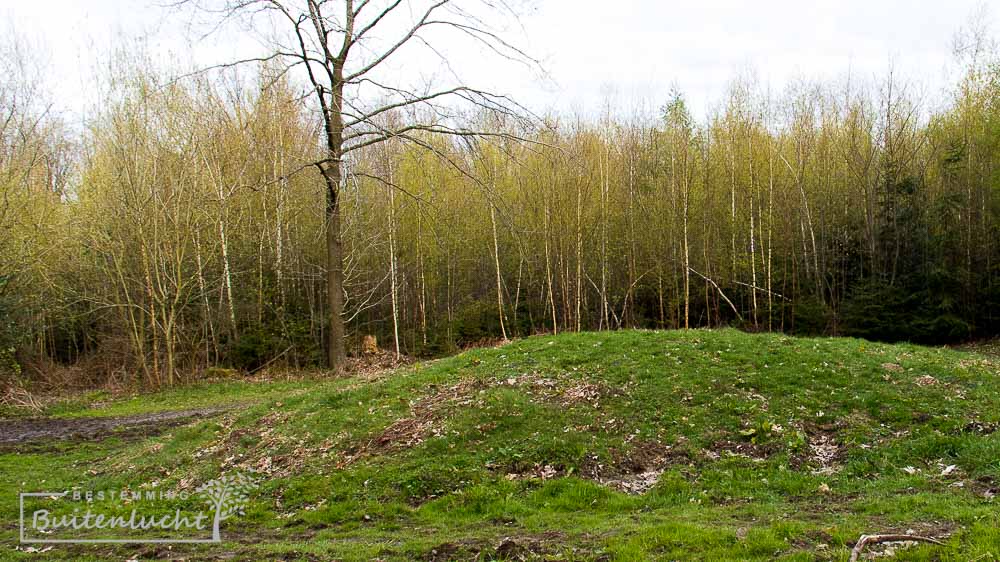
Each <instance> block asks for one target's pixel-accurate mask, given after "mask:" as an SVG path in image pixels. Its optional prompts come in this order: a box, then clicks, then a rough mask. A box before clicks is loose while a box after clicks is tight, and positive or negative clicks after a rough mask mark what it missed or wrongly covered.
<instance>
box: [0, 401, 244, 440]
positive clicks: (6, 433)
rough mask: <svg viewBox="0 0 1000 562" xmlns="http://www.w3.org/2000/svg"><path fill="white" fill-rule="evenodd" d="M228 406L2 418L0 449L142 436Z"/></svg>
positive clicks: (223, 409) (212, 414) (208, 414)
mask: <svg viewBox="0 0 1000 562" xmlns="http://www.w3.org/2000/svg"><path fill="white" fill-rule="evenodd" d="M225 410H226V409H225V408H200V409H193V410H175V411H168V412H156V413H152V414H139V415H134V416H120V417H103V418H14V419H0V449H4V448H7V449H9V448H13V447H19V446H22V445H38V444H44V443H50V442H52V441H60V440H74V441H84V440H99V439H104V438H106V437H111V436H121V437H142V436H147V435H156V434H158V433H160V432H161V431H163V430H165V429H167V428H170V427H175V426H177V425H181V424H184V423H188V422H190V421H193V420H195V419H199V418H207V417H211V416H214V415H216V414H219V413H221V412H223V411H225Z"/></svg>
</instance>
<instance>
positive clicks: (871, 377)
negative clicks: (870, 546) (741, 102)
mask: <svg viewBox="0 0 1000 562" xmlns="http://www.w3.org/2000/svg"><path fill="white" fill-rule="evenodd" d="M998 383H1000V362H998V360H997V359H995V358H993V357H991V356H987V355H979V354H976V353H970V352H963V351H955V350H947V349H937V348H925V347H918V346H912V345H885V344H877V343H871V342H866V341H862V340H855V339H843V338H835V339H834V338H827V339H798V338H790V337H786V336H782V335H748V334H744V333H741V332H738V331H735V330H721V331H705V330H695V331H676V332H652V331H627V332H616V333H583V334H566V335H560V336H556V337H553V336H538V337H532V338H527V339H524V340H520V341H517V342H515V343H512V344H509V345H507V346H504V347H501V348H496V349H483V350H474V351H469V352H466V353H463V354H461V355H458V356H456V357H452V358H449V359H444V360H440V361H435V362H431V363H423V364H417V365H414V366H412V367H408V368H404V369H400V370H398V371H396V372H393V373H391V374H389V375H388V376H385V377H384V378H381V379H380V380H378V381H375V382H365V381H359V380H353V379H337V380H329V381H321V380H313V381H296V382H273V383H258V384H254V383H247V382H226V383H216V384H205V385H198V386H195V387H185V388H180V389H175V390H171V391H167V392H162V393H157V394H152V395H145V396H138V397H132V398H128V399H125V400H110V401H107V403H104V404H103V405H102V406H101V407H99V408H86V407H85V403H84V402H79V403H68V404H62V405H60V406H53V407H52V408H51V411H50V413H52V414H56V415H60V416H66V417H72V416H103V415H123V414H135V413H142V412H148V411H160V410H170V409H186V408H194V407H204V406H209V405H220V404H227V403H237V404H239V405H240V406H239V407H238V408H235V409H233V410H231V411H229V412H228V413H226V414H224V415H222V416H219V417H216V418H213V419H210V420H205V421H200V422H197V423H193V424H189V425H186V426H183V427H176V428H171V429H169V430H168V431H167V432H165V433H163V434H160V435H157V436H154V437H149V438H143V439H139V440H128V439H121V438H116V439H109V440H105V441H102V442H97V443H85V444H72V445H67V444H64V445H58V446H57V447H55V448H53V449H51V450H38V451H31V450H27V451H20V452H10V453H7V454H3V455H0V481H2V483H3V484H4V487H5V489H7V490H9V493H8V494H5V495H4V497H3V498H0V510H2V511H3V513H4V517H5V518H6V520H7V521H16V519H17V498H16V494H15V493H14V491H15V490H20V489H26V490H27V489H47V490H48V489H68V488H71V487H73V486H79V487H81V488H84V489H108V488H120V487H122V486H131V487H136V486H139V485H140V484H141V483H144V482H152V481H157V482H159V486H160V487H165V488H168V489H172V488H177V487H182V486H189V487H190V486H191V485H192V484H191V483H192V482H193V483H198V482H202V481H204V480H207V479H210V478H214V477H216V476H218V475H219V474H220V473H223V472H231V471H234V470H241V469H248V468H253V469H256V470H258V471H260V473H261V475H262V476H263V484H262V487H261V489H260V490H259V493H258V494H257V496H256V497H255V499H254V501H253V502H252V504H251V506H250V508H249V509H248V510H247V513H246V515H245V516H242V517H239V518H236V519H232V520H229V521H227V522H225V523H224V533H223V534H224V537H226V538H227V539H228V542H226V543H224V544H222V545H216V546H212V547H187V546H174V547H173V549H172V550H171V551H170V552H171V553H173V554H172V555H178V554H180V555H184V556H188V557H192V558H195V559H197V558H199V557H206V558H211V557H213V556H216V555H220V554H225V555H227V556H229V555H235V557H236V558H238V559H248V560H259V559H279V558H280V559H303V560H309V559H329V558H336V559H344V560H371V559H382V560H414V559H456V560H464V559H469V558H472V557H473V556H475V555H476V554H480V553H481V557H482V558H481V559H489V558H490V557H499V556H502V555H503V554H505V553H514V554H518V553H520V554H522V555H526V556H538V557H546V558H547V559H559V560H642V559H664V560H672V559H682V560H773V559H781V560H846V559H847V556H848V552H849V550H850V547H851V546H853V543H854V542H855V541H856V540H857V538H858V536H859V535H861V534H862V533H874V532H905V531H906V530H908V529H913V530H914V531H916V532H917V533H918V534H929V535H935V536H946V537H947V538H946V539H945V540H946V546H944V547H938V546H933V545H924V546H919V547H913V548H910V549H907V550H905V559H907V560H970V559H975V558H976V557H981V556H987V555H990V554H992V553H998V552H1000V531H998V525H997V522H998V518H1000V517H998V510H997V508H996V504H995V503H994V502H993V501H992V500H991V499H989V497H988V496H989V495H990V492H991V490H994V488H995V487H1000V432H997V433H993V432H992V429H995V428H996V427H997V425H998V424H1000V384H998ZM818 445H823V446H825V447H826V449H825V450H826V451H827V454H826V456H824V455H823V454H818V453H817V450H814V448H813V447H814V446H818ZM949 465H955V466H956V468H955V469H953V470H952V471H951V472H950V473H948V474H946V475H942V472H943V468H944V467H946V466H949ZM650 470H657V471H660V470H662V474H661V475H660V476H659V479H658V481H657V482H656V484H655V486H653V487H652V488H651V489H649V490H647V491H645V492H644V493H640V494H632V495H629V494H625V493H622V492H620V491H618V489H616V488H615V486H614V485H612V484H613V483H614V482H618V481H622V480H627V479H631V478H634V476H633V474H634V473H636V472H644V471H650ZM608 481H612V484H608V483H607V482H608ZM602 482H603V483H602ZM3 533H4V537H5V539H8V540H7V541H5V542H6V543H8V544H10V545H14V544H15V542H16V528H13V527H12V526H11V525H7V526H5V527H4V530H3ZM507 538H509V539H510V540H508V541H507V543H506V544H505V545H504V546H502V547H500V548H499V549H498V546H499V545H501V543H502V542H504V541H505V539H507ZM3 552H4V555H5V556H7V557H12V558H17V557H19V556H23V557H25V558H30V557H31V556H35V555H33V554H27V553H20V552H16V551H14V550H13V546H9V547H6V550H5V551H3ZM137 553H138V554H139V555H141V556H147V557H159V556H161V555H163V551H161V550H160V549H157V548H154V547H152V546H145V547H134V546H128V547H118V548H115V547H104V546H98V547H82V546H72V547H58V548H55V549H53V550H52V551H50V552H48V553H47V554H48V555H50V556H53V555H54V556H56V557H59V556H62V557H65V558H72V559H83V558H86V557H88V556H89V557H92V558H94V559H104V558H106V557H108V556H114V557H122V556H124V557H128V556H132V555H135V554H137ZM986 559H989V558H986Z"/></svg>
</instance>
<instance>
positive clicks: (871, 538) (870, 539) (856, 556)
mask: <svg viewBox="0 0 1000 562" xmlns="http://www.w3.org/2000/svg"><path fill="white" fill-rule="evenodd" d="M906 541H912V542H927V543H931V544H936V545H940V546H944V543H943V542H941V541H939V540H937V539H932V538H930V537H921V536H917V535H861V538H859V539H858V544H856V545H854V549H853V550H851V558H850V559H849V561H848V562H857V561H858V560H860V559H861V552H862V551H863V550H864V549H865V547H866V546H869V545H872V544H881V543H884V542H906Z"/></svg>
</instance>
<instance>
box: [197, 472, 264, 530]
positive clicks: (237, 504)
mask: <svg viewBox="0 0 1000 562" xmlns="http://www.w3.org/2000/svg"><path fill="white" fill-rule="evenodd" d="M257 486H258V482H257V480H256V479H255V478H253V477H252V476H247V475H246V474H243V473H242V472H237V473H236V474H234V475H232V476H230V475H226V476H223V477H222V478H216V479H215V480H209V481H208V482H205V483H204V484H202V485H201V486H199V487H198V488H197V490H196V491H197V492H198V494H200V495H201V497H202V498H204V499H205V502H206V503H208V505H209V506H210V507H213V508H215V520H214V521H212V542H222V536H221V535H220V534H219V524H220V523H222V522H223V521H225V520H226V519H229V518H230V517H232V516H233V515H234V514H237V513H239V514H240V515H243V508H245V507H246V505H247V502H248V501H250V496H249V494H250V492H252V491H253V490H254V489H256V488H257Z"/></svg>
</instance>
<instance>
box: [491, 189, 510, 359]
mask: <svg viewBox="0 0 1000 562" xmlns="http://www.w3.org/2000/svg"><path fill="white" fill-rule="evenodd" d="M490 224H492V225H493V263H494V265H496V270H497V311H498V312H499V314H500V334H502V335H503V339H504V341H507V328H506V327H504V324H503V278H501V277H500V243H499V241H498V240H497V216H496V207H495V206H494V205H493V202H492V201H491V202H490Z"/></svg>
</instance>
